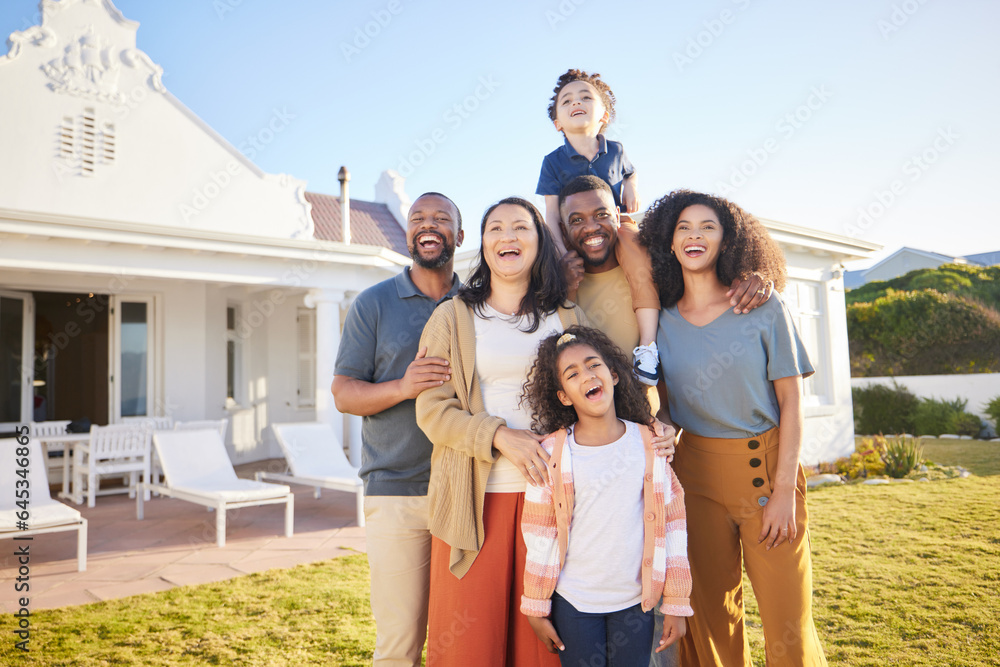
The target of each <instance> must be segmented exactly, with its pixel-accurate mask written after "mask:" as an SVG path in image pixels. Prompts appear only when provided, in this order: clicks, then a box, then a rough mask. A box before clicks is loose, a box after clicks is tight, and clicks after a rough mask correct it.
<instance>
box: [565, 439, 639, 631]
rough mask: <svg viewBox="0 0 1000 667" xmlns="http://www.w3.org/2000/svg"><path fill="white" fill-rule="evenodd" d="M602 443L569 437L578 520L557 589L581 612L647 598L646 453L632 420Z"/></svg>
mask: <svg viewBox="0 0 1000 667" xmlns="http://www.w3.org/2000/svg"><path fill="white" fill-rule="evenodd" d="M624 423H625V435H623V436H622V437H621V438H619V439H618V440H616V441H614V442H612V443H610V444H607V445H601V446H598V447H587V446H584V445H578V444H577V443H576V439H575V438H574V437H573V433H572V431H571V432H570V434H569V437H568V438H567V439H566V446H567V447H569V448H570V454H571V455H572V457H573V495H574V499H573V501H574V504H573V519H572V521H571V523H570V530H569V542H568V544H567V545H566V564H565V566H564V567H563V569H562V571H561V572H560V573H559V581H558V583H557V584H556V592H557V593H559V595H561V596H563V597H564V598H566V601H567V602H569V603H570V604H571V605H573V606H574V607H575V608H576V609H577V611H582V612H584V613H588V614H608V613H611V612H614V611H620V610H622V609H627V608H629V607H631V606H633V605H636V604H639V602H641V601H642V548H643V534H644V533H643V530H644V528H643V517H642V513H643V498H642V482H643V475H644V474H645V472H646V451H645V448H644V446H643V443H642V434H640V433H639V428H638V426H637V425H636V424H634V423H632V422H624Z"/></svg>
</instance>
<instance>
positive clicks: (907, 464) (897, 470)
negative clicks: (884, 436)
mask: <svg viewBox="0 0 1000 667" xmlns="http://www.w3.org/2000/svg"><path fill="white" fill-rule="evenodd" d="M923 456H924V450H923V447H921V446H920V439H919V438H906V437H899V438H889V440H888V441H887V442H886V447H885V450H884V452H883V453H882V460H883V461H885V474H887V475H889V477H892V478H894V479H901V478H903V477H906V475H907V474H908V473H909V472H910V471H911V470H916V469H917V466H919V465H920V464H921V463H922V462H923Z"/></svg>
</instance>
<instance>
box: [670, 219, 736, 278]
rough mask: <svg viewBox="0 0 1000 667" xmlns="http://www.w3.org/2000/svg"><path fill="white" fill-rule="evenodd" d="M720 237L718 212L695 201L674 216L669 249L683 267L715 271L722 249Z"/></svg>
mask: <svg viewBox="0 0 1000 667" xmlns="http://www.w3.org/2000/svg"><path fill="white" fill-rule="evenodd" d="M722 236H723V234H722V224H721V223H720V222H719V216H718V214H716V212H715V211H714V210H712V209H711V208H710V207H708V206H705V205H703V204H695V205H694V206H688V207H687V208H686V209H684V210H683V211H681V214H680V216H679V217H678V218H677V226H676V227H674V238H673V242H672V243H671V244H670V249H671V250H672V251H673V253H674V256H675V257H677V261H678V262H680V265H681V268H682V269H683V270H685V271H692V272H698V271H714V270H715V264H716V262H718V260H719V255H720V253H721V252H722V244H723V240H722Z"/></svg>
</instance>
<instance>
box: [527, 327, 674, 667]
mask: <svg viewBox="0 0 1000 667" xmlns="http://www.w3.org/2000/svg"><path fill="white" fill-rule="evenodd" d="M524 398H525V400H527V402H528V404H529V405H530V407H531V411H532V427H533V428H534V429H535V430H536V431H537V432H539V433H550V434H551V435H549V436H548V437H547V438H546V439H545V441H544V442H542V446H543V447H544V448H545V449H546V450H547V451H548V452H549V453H550V459H549V463H548V467H549V479H550V480H552V485H551V486H537V487H536V486H532V487H528V489H527V491H526V493H525V503H524V513H523V516H522V519H521V531H522V533H523V534H524V540H525V543H526V544H527V549H528V554H527V562H526V564H525V571H524V597H523V598H522V599H521V612H522V613H523V614H525V615H526V616H528V620H529V622H530V623H531V627H532V629H534V631H535V634H537V635H538V638H539V640H541V641H542V642H543V643H544V644H545V647H546V648H547V649H548V650H549V651H551V652H552V653H559V656H560V660H561V662H562V664H563V665H580V664H587V665H604V664H607V662H608V661H609V660H614V664H619V665H646V664H648V663H649V655H650V650H651V648H652V645H653V614H652V611H651V610H652V609H653V607H654V606H655V605H657V604H659V607H660V610H661V611H662V612H663V614H664V623H663V635H662V637H661V638H660V640H659V645H658V646H657V649H656V650H657V651H662V650H663V649H665V648H666V647H667V646H670V645H671V644H673V643H674V642H675V641H677V639H679V638H680V637H682V636H683V635H684V632H685V627H686V626H685V621H684V617H685V616H690V615H691V614H692V611H691V605H690V602H689V600H688V597H689V595H690V591H691V573H690V570H689V567H688V560H687V528H686V524H685V514H684V492H683V490H682V489H681V486H680V484H679V483H678V481H677V478H676V477H675V476H674V473H673V471H672V470H671V468H670V465H669V463H668V462H667V460H666V459H665V458H663V457H658V456H655V455H654V451H653V448H652V446H651V444H650V436H651V433H650V430H649V428H648V424H649V423H650V422H651V421H652V417H651V415H650V408H649V403H648V401H647V400H646V396H645V392H643V391H642V389H641V386H640V384H639V383H638V381H637V380H636V379H635V377H634V376H633V375H632V369H631V366H630V364H629V363H628V361H627V360H626V358H625V355H624V354H623V353H622V352H621V351H620V350H619V349H618V348H617V347H615V345H614V344H613V343H612V342H611V341H610V340H609V339H608V338H607V337H606V336H605V335H604V334H602V333H601V332H599V331H596V330H594V329H590V328H587V327H581V326H572V327H569V328H568V329H566V332H565V333H564V334H562V335H560V336H556V335H553V336H550V337H548V338H547V339H545V340H544V341H542V343H541V345H540V346H539V348H538V357H537V359H536V361H535V363H534V366H533V367H532V369H531V374H530V376H529V379H528V381H527V382H526V383H525V385H524ZM640 536H642V539H641V540H640V539H639V537H640Z"/></svg>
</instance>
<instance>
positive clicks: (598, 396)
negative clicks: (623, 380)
mask: <svg viewBox="0 0 1000 667" xmlns="http://www.w3.org/2000/svg"><path fill="white" fill-rule="evenodd" d="M556 367H557V368H558V371H559V381H560V384H561V385H562V389H560V390H559V392H558V393H557V395H558V397H559V401H560V402H561V403H562V404H563V405H566V406H570V405H571V406H573V409H574V410H576V414H577V417H578V418H584V417H595V418H601V417H605V416H606V415H607V414H608V410H612V411H613V410H614V408H615V390H614V386H615V385H616V384H618V376H617V375H616V374H615V373H613V372H612V371H611V369H610V368H609V367H608V365H607V363H605V361H604V359H603V358H602V357H601V355H600V354H598V352H597V350H595V349H594V348H593V347H591V346H590V345H586V344H582V343H581V344H576V345H572V344H571V345H569V346H567V347H566V348H565V349H564V350H563V351H562V352H560V353H559V357H558V358H557V360H556Z"/></svg>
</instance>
